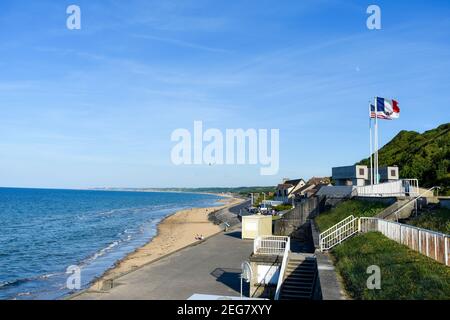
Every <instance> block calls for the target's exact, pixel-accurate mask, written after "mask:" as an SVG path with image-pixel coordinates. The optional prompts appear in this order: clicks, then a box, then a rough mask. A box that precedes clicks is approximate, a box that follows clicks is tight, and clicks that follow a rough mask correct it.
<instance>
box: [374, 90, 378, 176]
mask: <svg viewBox="0 0 450 320" xmlns="http://www.w3.org/2000/svg"><path fill="white" fill-rule="evenodd" d="M374 102H375V184H378V103H377V102H378V101H377V97H375V101H374Z"/></svg>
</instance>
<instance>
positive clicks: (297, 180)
mask: <svg viewBox="0 0 450 320" xmlns="http://www.w3.org/2000/svg"><path fill="white" fill-rule="evenodd" d="M302 181H303V182H305V180H303V179H295V180H287V181H285V182H284V184H290V185H293V186H296V185H298V184H299V183H300V182H302Z"/></svg>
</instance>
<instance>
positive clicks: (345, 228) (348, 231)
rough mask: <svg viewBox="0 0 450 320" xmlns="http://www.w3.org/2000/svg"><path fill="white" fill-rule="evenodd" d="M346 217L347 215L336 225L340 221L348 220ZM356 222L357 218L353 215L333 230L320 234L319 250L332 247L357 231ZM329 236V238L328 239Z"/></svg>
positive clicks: (357, 225) (357, 224)
mask: <svg viewBox="0 0 450 320" xmlns="http://www.w3.org/2000/svg"><path fill="white" fill-rule="evenodd" d="M351 217H353V216H351ZM348 218H349V217H347V218H346V219H344V220H342V221H341V222H339V223H337V224H336V225H338V224H342V222H343V221H346V220H348ZM358 222H359V218H354V217H353V219H352V220H350V221H348V222H347V223H345V224H344V225H342V226H340V227H339V228H337V229H336V230H335V231H333V232H331V233H329V234H327V235H325V236H322V235H321V236H320V242H319V243H320V250H321V251H325V250H329V249H331V248H332V247H334V246H336V245H338V244H340V243H341V242H343V241H344V240H346V239H347V238H349V237H351V236H352V235H354V234H355V233H357V232H359V223H358ZM329 238H331V239H330V240H329Z"/></svg>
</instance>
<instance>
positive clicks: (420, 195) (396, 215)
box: [390, 187, 440, 222]
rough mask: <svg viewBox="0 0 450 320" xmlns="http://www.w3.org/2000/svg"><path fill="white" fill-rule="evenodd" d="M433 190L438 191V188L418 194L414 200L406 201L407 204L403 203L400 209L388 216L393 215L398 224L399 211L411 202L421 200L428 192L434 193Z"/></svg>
mask: <svg viewBox="0 0 450 320" xmlns="http://www.w3.org/2000/svg"><path fill="white" fill-rule="evenodd" d="M434 189H440V187H433V188H430V189H428V190H427V191H425V192H423V193H421V194H419V195H418V196H417V197H415V198H413V199H412V200H410V201H408V202H407V203H405V204H404V205H403V206H401V207H400V208H398V209H397V210H395V211H394V212H393V213H391V214H390V215H393V214H395V218H396V220H397V222H398V213H399V212H400V211H402V210H403V209H405V208H406V207H407V206H409V205H410V204H411V203H412V202H414V201H417V199H420V198H422V197H423V196H424V195H425V194H426V193H428V192H430V191H434Z"/></svg>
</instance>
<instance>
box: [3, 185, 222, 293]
mask: <svg viewBox="0 0 450 320" xmlns="http://www.w3.org/2000/svg"><path fill="white" fill-rule="evenodd" d="M219 199H220V198H219V197H218V196H214V195H205V194H190V193H163V192H109V191H78V190H76V191H75V190H44V189H13V188H0V299H58V298H61V297H64V296H65V295H67V294H69V293H71V291H70V290H68V289H67V288H66V280H67V277H68V274H66V270H67V267H68V266H71V265H77V266H79V267H81V283H82V287H83V288H85V287H86V286H88V284H89V283H90V282H91V281H92V280H93V279H94V278H95V277H98V276H100V275H101V274H102V273H103V272H104V271H106V270H107V269H108V268H110V267H112V266H113V265H114V263H115V262H116V261H117V260H119V259H122V258H123V257H125V256H126V255H127V254H128V253H130V252H132V251H134V250H135V249H136V248H138V247H140V246H142V245H144V244H145V243H146V242H148V241H149V240H150V239H151V238H152V237H153V236H155V234H156V231H157V225H158V223H159V222H160V221H161V220H162V219H164V218H165V217H166V216H168V215H170V214H172V213H174V212H175V211H178V210H180V209H185V208H189V207H209V206H214V205H218V204H219V203H218V200H219Z"/></svg>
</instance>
